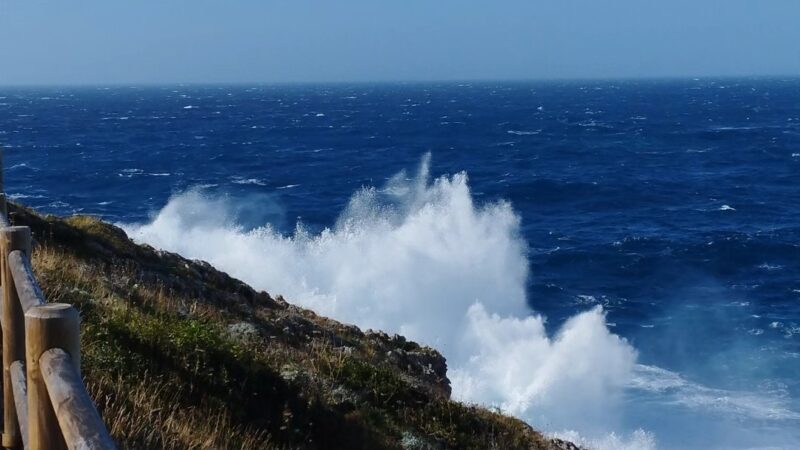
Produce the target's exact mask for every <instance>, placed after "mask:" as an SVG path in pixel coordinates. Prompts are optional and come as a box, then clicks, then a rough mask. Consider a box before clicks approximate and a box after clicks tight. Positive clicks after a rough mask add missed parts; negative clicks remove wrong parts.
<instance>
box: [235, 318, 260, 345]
mask: <svg viewBox="0 0 800 450" xmlns="http://www.w3.org/2000/svg"><path fill="white" fill-rule="evenodd" d="M228 334H229V335H230V336H231V337H232V338H234V339H237V340H240V341H248V340H250V339H255V338H257V337H258V328H256V326H255V325H253V324H252V323H250V322H237V323H233V324H230V325H228Z"/></svg>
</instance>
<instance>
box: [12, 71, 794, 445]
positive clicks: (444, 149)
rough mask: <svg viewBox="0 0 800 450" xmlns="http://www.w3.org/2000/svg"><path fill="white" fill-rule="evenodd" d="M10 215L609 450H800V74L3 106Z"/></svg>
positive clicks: (49, 100)
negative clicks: (304, 311)
mask: <svg viewBox="0 0 800 450" xmlns="http://www.w3.org/2000/svg"><path fill="white" fill-rule="evenodd" d="M0 146H2V147H3V148H4V150H5V167H4V175H5V189H6V192H7V193H8V194H9V196H10V198H12V199H14V200H16V201H18V202H21V203H24V204H26V205H29V206H31V207H34V208H36V209H38V210H40V211H42V212H46V213H54V214H60V215H69V214H91V215H97V216H100V217H102V218H104V219H106V220H109V221H111V222H114V223H116V224H118V225H120V226H121V227H123V228H124V229H125V230H126V231H127V232H128V233H129V234H130V235H131V236H132V237H134V238H135V239H137V240H139V241H141V242H147V243H149V244H151V245H154V246H156V247H160V248H164V249H167V250H171V251H177V252H180V253H182V254H185V255H186V256H188V257H192V258H200V259H205V260H208V261H210V262H212V263H213V264H214V265H216V266H218V267H219V268H221V269H223V270H226V271H228V272H230V273H232V274H233V275H235V276H238V277H240V278H242V279H243V280H245V281H247V282H248V283H251V284H253V285H254V286H256V287H258V288H262V289H266V290H267V291H269V292H271V293H276V294H277V293H282V294H285V295H286V297H287V299H288V300H290V301H293V300H294V301H297V302H298V303H300V304H302V305H304V306H307V307H310V308H312V309H315V310H317V311H319V312H320V313H323V314H328V315H331V316H333V317H335V318H337V319H339V320H343V321H346V322H352V323H356V324H358V325H360V326H363V327H365V328H368V327H373V328H385V329H387V330H389V331H391V332H398V333H403V334H407V335H409V336H410V337H412V338H414V339H418V340H420V341H422V342H424V343H426V344H430V345H432V346H436V347H437V348H440V349H441V350H442V352H443V353H444V354H445V356H447V358H448V361H449V366H450V370H451V374H452V376H451V378H452V379H453V380H454V381H453V382H454V396H455V397H457V398H459V399H462V400H465V401H469V402H477V403H482V404H485V405H487V406H491V407H494V408H498V409H500V410H502V411H504V412H507V413H510V414H514V415H517V416H519V417H521V418H523V419H525V420H527V421H528V422H529V423H531V424H532V425H533V426H534V427H536V428H538V429H543V430H545V431H547V432H552V433H556V434H559V435H562V436H567V437H571V438H573V439H575V440H577V441H581V442H584V443H586V444H588V445H591V446H594V447H596V448H630V449H644V448H659V449H701V448H702V449H755V448H759V449H767V448H770V449H797V448H800V79H687V80H648V81H591V82H590V81H568V82H556V81H552V82H529V83H528V82H526V83H523V82H519V83H490V82H482V83H477V82H476V83H438V84H437V83H430V84H414V83H408V84H353V85H349V84H329V85H322V84H321V85H291V84H287V85H253V86H244V85H243V86H182V85H175V86H149V87H145V86H130V87H128V86H119V87H74V88H73V87H69V88H61V87H52V88H44V87H36V88H0Z"/></svg>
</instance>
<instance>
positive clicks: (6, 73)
mask: <svg viewBox="0 0 800 450" xmlns="http://www.w3.org/2000/svg"><path fill="white" fill-rule="evenodd" d="M738 75H800V0H693V1H689V0H527V1H525V0H506V1H502V0H494V1H488V0H487V1H482V0H425V1H423V0H403V1H385V0H337V1H330V0H325V1H323V0H316V1H314V0H227V1H223V0H161V1H157V0H135V1H130V0H125V1H124V0H76V1H63V0H61V1H55V0H53V1H50V0H47V1H44V0H0V84H2V85H8V84H126V83H173V82H185V83H203V82H221V83H226V82H308V81H396V80H475V79H542V78H544V79H554V78H619V77H624V78H636V77H681V76H738Z"/></svg>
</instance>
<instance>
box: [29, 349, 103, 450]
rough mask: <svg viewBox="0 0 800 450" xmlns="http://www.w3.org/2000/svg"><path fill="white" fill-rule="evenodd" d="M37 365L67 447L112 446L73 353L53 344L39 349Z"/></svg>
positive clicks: (93, 447)
mask: <svg viewBox="0 0 800 450" xmlns="http://www.w3.org/2000/svg"><path fill="white" fill-rule="evenodd" d="M39 367H40V368H41V371H42V376H43V377H44V382H45V385H46V386H47V392H48V394H49V395H50V402H51V403H52V404H53V407H54V408H55V412H56V418H58V424H59V425H60V426H61V433H62V434H63V435H64V440H65V441H66V443H67V447H68V448H70V449H95V448H97V449H100V448H113V447H114V442H113V441H112V440H111V436H109V434H108V431H106V426H105V424H104V423H103V420H102V419H101V418H100V414H98V413H97V409H95V407H94V403H92V399H91V398H89V394H87V393H86V388H85V387H84V386H83V380H81V375H80V373H78V370H77V368H76V367H75V365H74V364H73V362H72V357H71V356H70V355H69V354H68V353H67V352H65V351H64V350H62V349H60V348H52V349H50V350H47V351H46V352H44V353H42V356H41V357H40V358H39Z"/></svg>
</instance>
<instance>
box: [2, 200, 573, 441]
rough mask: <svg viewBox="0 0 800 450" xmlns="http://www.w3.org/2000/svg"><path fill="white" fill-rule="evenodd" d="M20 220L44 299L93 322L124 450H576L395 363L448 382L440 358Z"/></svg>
mask: <svg viewBox="0 0 800 450" xmlns="http://www.w3.org/2000/svg"><path fill="white" fill-rule="evenodd" d="M9 209H10V210H11V213H12V214H11V218H12V221H13V222H14V223H15V224H17V225H28V226H30V227H31V229H32V230H33V232H34V238H35V248H34V253H33V261H32V262H33V266H34V270H35V271H36V273H37V278H38V279H39V281H40V284H41V285H42V288H43V291H44V293H45V296H46V298H47V299H48V300H49V301H57V302H66V303H71V304H74V305H75V306H76V307H77V308H78V309H79V310H80V313H81V318H82V326H81V339H82V361H83V367H82V371H83V375H84V378H85V382H86V385H87V388H88V390H89V392H90V394H91V396H92V397H93V398H94V400H95V402H96V404H97V406H98V409H99V410H100V412H101V415H102V416H103V419H104V420H105V422H106V424H107V425H108V427H109V430H110V432H111V433H112V435H113V437H114V438H115V439H116V440H117V442H118V444H119V446H120V447H121V448H130V449H141V448H147V449H222V448H230V449H348V450H349V449H405V450H410V449H420V450H422V449H476V450H477V449H556V448H568V447H557V446H556V445H557V443H556V442H553V441H551V440H549V439H547V438H545V437H544V436H542V435H541V434H539V433H537V432H535V431H534V430H533V429H531V428H530V427H529V426H528V425H526V424H524V423H523V422H521V421H519V420H517V419H514V418H511V417H508V416H505V415H502V414H499V413H496V412H492V411H488V410H486V409H483V408H480V407H477V406H471V405H464V404H461V403H458V402H455V401H452V400H450V399H449V382H448V381H447V379H446V378H445V377H444V374H443V373H442V374H440V376H437V375H421V372H422V371H420V370H415V369H414V368H413V367H409V366H408V365H407V364H405V363H404V364H399V363H396V362H393V360H391V358H388V357H387V356H386V355H387V353H389V352H397V351H401V352H405V353H404V354H406V355H412V356H413V357H419V358H420V361H429V360H431V359H433V360H435V361H440V362H441V365H442V366H444V360H443V358H441V356H440V355H438V353H436V352H435V350H433V349H428V348H425V347H420V346H419V345H418V344H416V343H413V342H409V341H406V340H405V339H404V338H402V337H390V336H387V335H385V334H382V333H363V332H361V331H360V330H358V329H357V328H355V327H352V326H347V325H344V324H341V323H338V322H335V321H333V320H330V319H327V318H324V317H320V316H317V315H316V314H314V313H313V312H311V311H308V310H304V309H302V308H298V307H296V306H293V305H291V304H289V303H287V302H286V301H284V300H283V299H281V298H272V297H271V296H269V294H267V293H264V292H256V291H254V290H253V289H252V288H250V287H249V286H247V285H245V284H244V283H241V282H240V281H238V280H235V279H233V278H231V277H229V276H227V275H226V274H224V273H221V272H218V271H216V270H215V269H213V268H212V267H210V266H208V265H207V264H204V263H200V262H195V261H188V260H185V259H183V258H181V257H179V256H177V255H173V254H169V253H164V252H157V251H155V250H153V249H152V248H149V247H147V246H139V245H136V244H134V243H133V242H131V241H130V240H128V239H127V237H126V236H125V234H124V232H122V231H121V230H119V229H117V228H115V227H113V226H111V225H108V224H105V223H103V222H101V221H99V220H97V219H95V218H91V217H86V216H76V217H71V218H68V219H60V218H57V217H52V216H48V217H42V216H40V215H38V214H35V213H34V212H32V211H30V210H27V209H25V208H21V207H18V206H15V205H10V207H9ZM237 327H238V328H237ZM242 329H244V330H249V331H248V332H247V333H243V332H241V331H236V330H242ZM417 369H418V368H417ZM562 445H564V444H562Z"/></svg>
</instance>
